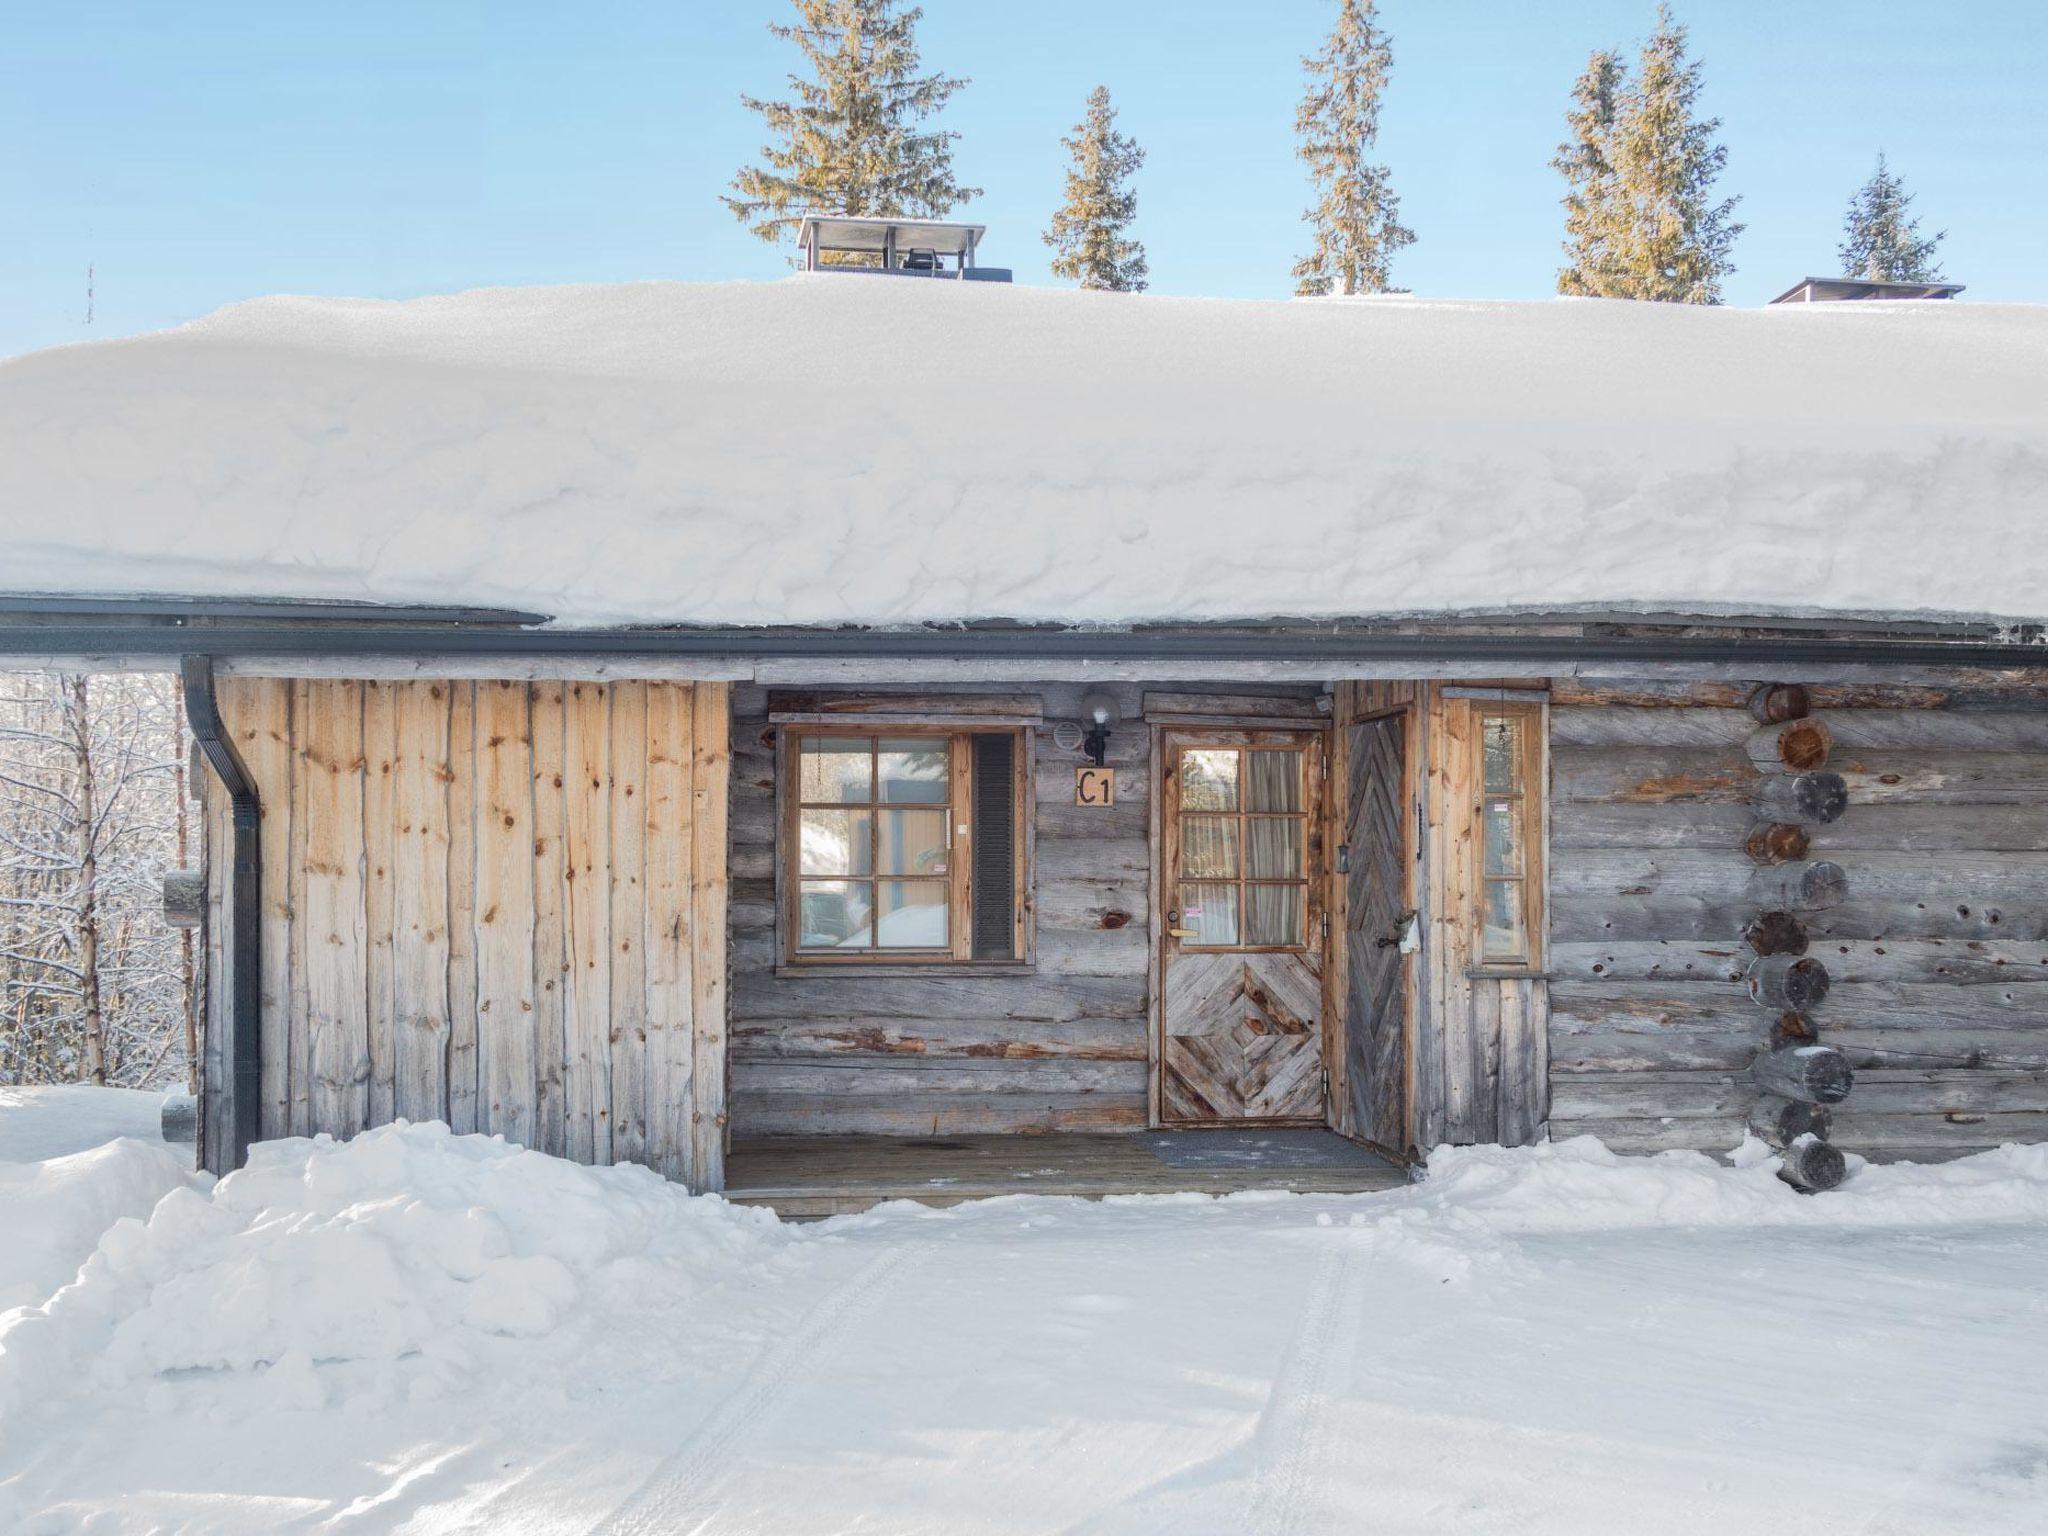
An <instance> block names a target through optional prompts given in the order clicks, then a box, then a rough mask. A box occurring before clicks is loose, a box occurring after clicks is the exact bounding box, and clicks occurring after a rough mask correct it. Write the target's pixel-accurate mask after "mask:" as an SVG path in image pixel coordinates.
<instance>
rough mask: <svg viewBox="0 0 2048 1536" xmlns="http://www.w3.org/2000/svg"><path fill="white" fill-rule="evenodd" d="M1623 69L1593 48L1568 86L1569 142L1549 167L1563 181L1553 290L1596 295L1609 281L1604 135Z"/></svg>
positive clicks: (1610, 191)
mask: <svg viewBox="0 0 2048 1536" xmlns="http://www.w3.org/2000/svg"><path fill="white" fill-rule="evenodd" d="M1623 75H1624V71H1623V69H1622V64H1621V58H1620V56H1619V55H1618V54H1616V53H1615V52H1614V51H1613V50H1612V49H1607V48H1602V49H1599V50H1597V51H1596V52H1595V53H1594V54H1593V55H1592V57H1590V58H1589V59H1587V60H1586V68H1585V71H1584V72H1583V73H1582V74H1580V76H1579V78H1578V81H1577V83H1576V84H1574V85H1573V87H1572V110H1571V111H1570V112H1568V113H1567V114H1566V115H1565V122H1566V123H1567V124H1568V125H1569V127H1570V129H1571V138H1570V140H1569V141H1567V142H1566V143H1563V144H1560V145H1558V147H1557V156H1556V158H1555V159H1553V160H1552V161H1551V162H1550V163H1551V164H1552V165H1554V166H1555V167H1557V169H1558V170H1559V171H1560V172H1561V173H1562V174H1563V176H1564V179H1565V185H1566V191H1565V195H1564V235H1565V240H1564V249H1565V255H1566V257H1567V258H1568V259H1567V261H1566V263H1565V265H1564V266H1563V267H1562V268H1560V269H1559V271H1558V274H1557V291H1558V292H1559V293H1571V294H1581V295H1590V294H1599V293H1603V292H1605V291H1606V287H1607V284H1608V283H1609V282H1610V280H1611V277H1610V274H1609V273H1608V271H1607V267H1608V263H1609V262H1610V261H1611V260H1612V259H1613V258H1612V254H1611V253H1610V251H1609V250H1608V240H1607V236H1608V231H1609V229H1610V227H1611V225H1612V223H1613V220H1614V198H1615V189H1614V167H1613V166H1612V165H1611V164H1609V162H1608V159H1607V137H1608V135H1609V134H1610V133H1612V132H1613V131H1614V108H1615V99H1616V97H1617V96H1618V95H1619V94H1620V91H1621V84H1622V79H1623Z"/></svg>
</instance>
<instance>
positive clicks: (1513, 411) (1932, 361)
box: [0, 274, 2048, 624]
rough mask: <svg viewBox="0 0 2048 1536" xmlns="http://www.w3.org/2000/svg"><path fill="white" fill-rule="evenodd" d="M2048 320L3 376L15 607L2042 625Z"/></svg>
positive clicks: (874, 334)
mask: <svg viewBox="0 0 2048 1536" xmlns="http://www.w3.org/2000/svg"><path fill="white" fill-rule="evenodd" d="M2044 524H2048V308H2042V307H2032V306H2029V307H2012V306H1990V305H1963V304H1954V303H1924V304H1921V303H1885V304H1846V305H1800V306H1785V307H1782V308H1775V309H1766V310H1749V311H1744V310H1728V309H1718V310H1709V309H1693V308H1684V307H1677V306H1662V305H1638V304H1622V303H1610V302H1597V301H1555V302H1548V303H1476V302H1469V303H1468V302H1460V303H1444V302H1431V301H1423V300H1404V299H1383V300H1374V301H1344V300H1331V301H1318V302H1300V301H1296V302H1286V301H1274V302H1246V301H1221V300H1190V299H1170V298H1158V297H1151V296H1129V295H1118V294H1089V293H1075V292H1067V291H1055V290H1049V289H1034V288H1019V287H1002V286H997V285H976V284H953V283H944V282H911V281H907V280H904V281H894V280H889V279H883V278H875V277H864V276H857V275H848V274H819V275H815V276H805V277H796V278H792V279H789V280H786V281H783V282H776V283H768V284H747V283H726V284H710V285H696V284H676V283H644V284H627V285H610V286H601V287H575V288H542V289H497V290H486V291H480V292H475V293H466V294H460V295H456V296H454V297H449V298H433V299H420V300H413V301H408V302H402V303H386V302H370V301H357V300H323V299H298V298H274V299H263V300H258V301H255V302H252V303H247V304H240V305H236V306H233V307H231V308H228V309H224V310H222V311H220V312H219V313H217V314H215V315H212V316H210V317H208V318H207V319H204V320H201V321H198V322H197V323H195V324H192V325H188V326H184V327H182V328H180V329H177V330H174V331H169V332H165V333H162V334H158V335H152V336H144V337H139V338H136V339H133V340H125V341H115V342H106V343H95V344H89V345H82V346H73V347H65V348H59V349H55V350H52V351H47V352H41V353H35V354H31V355H28V356H25V357H21V358H17V359H14V360H13V361H11V362H7V363H5V364H0V589H12V590H17V591H43V592H71V593H177V594H181V595H188V596H209V597H211V596H224V597H226V596H234V597H253V596H266V597H303V598H330V599H372V600H378V601H387V602H420V601H426V602H437V603H458V602H459V603H473V604H487V605H498V606H507V607H516V608H526V609H533V610H537V611H540V612H544V613H549V614H553V615H556V616H558V617H560V618H562V619H564V620H566V621H570V622H577V623H614V622H641V621H659V622H675V623H727V622H731V623H760V624H775V623H833V622H847V621H863V622H879V623H900V622H910V621H919V620H945V619H967V618H1014V619H1028V620H1063V621H1079V622H1091V621H1093V622H1129V621H1144V620H1165V619H1188V620H1196V619H1224V618H1258V617H1270V616H1276V615H1296V616H1317V617H1321V616H1364V615H1380V614H1389V613H1404V612H1430V611H1435V612H1442V611H1457V610H1468V611H1469V610H1487V609H1498V608H1502V607H1510V606H1522V607H1535V608H1544V609H1556V608H1564V607H1570V606H1582V605H1591V606H1595V607H1637V608H1649V609H1662V608H1669V609H1682V610H1687V611H1736V612H1747V613H1777V612H1835V613H1888V614H1909V613H1948V614H1980V615H1999V616H2004V617H2012V618H2038V617H2042V616H2044V615H2048V538H2043V537H2042V534H2043V531H2044Z"/></svg>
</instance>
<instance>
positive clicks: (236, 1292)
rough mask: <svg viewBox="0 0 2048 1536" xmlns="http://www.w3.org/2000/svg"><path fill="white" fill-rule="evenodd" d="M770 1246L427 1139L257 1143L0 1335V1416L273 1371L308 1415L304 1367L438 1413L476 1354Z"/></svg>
mask: <svg viewBox="0 0 2048 1536" xmlns="http://www.w3.org/2000/svg"><path fill="white" fill-rule="evenodd" d="M775 1225H776V1224H775V1221H774V1218H773V1217H772V1216H769V1215H766V1214H765V1213H758V1212H752V1211H743V1210H740V1209H738V1208H736V1207H730V1206H727V1205H726V1204H725V1203H724V1202H723V1201H719V1200H715V1199H703V1198H694V1197H692V1196H690V1195H689V1194H688V1193H687V1192H685V1191H684V1190H682V1189H680V1188H678V1187H676V1186H674V1185H672V1184H669V1183H667V1182H666V1181H664V1180H663V1179H662V1178H661V1177H660V1176H659V1175H657V1174H654V1173H652V1172H650V1171H648V1170H647V1169H644V1168H637V1167H617V1168H583V1167H578V1166H577V1165H575V1164H572V1163H568V1162H564V1161H562V1160H560V1159H558V1158H553V1157H548V1156H545V1155H543V1154H541V1153H538V1152H529V1151H525V1150H523V1149H521V1148H519V1147H516V1146H512V1145H509V1144H507V1143H506V1142H505V1141H504V1140H502V1139H501V1138H497V1137H489V1138H487V1137H482V1136H454V1135H451V1134H450V1132H449V1130H448V1128H447V1127H446V1126H445V1125H439V1124H431V1125H408V1124H406V1123H404V1122H402V1121H401V1122H399V1123H397V1124H394V1125H389V1126H384V1127H381V1128H379V1129H377V1130H373V1131H369V1132H367V1133H365V1134H363V1135H361V1136H358V1137H356V1138H355V1139H354V1140H352V1141H349V1142H347V1143H345V1144H337V1143H336V1142H334V1141H333V1140H332V1139H331V1138H329V1137H325V1136H322V1137H318V1138H316V1139H314V1140H312V1141H307V1140H303V1139H295V1140H285V1141H273V1142H265V1143H262V1144H260V1145H258V1146H257V1147H255V1148H253V1149H252V1151H251V1153H250V1158H249V1163H248V1166H247V1167H245V1168H244V1169H242V1170H240V1171H239V1172H236V1173H234V1174H232V1175H230V1176H229V1177H227V1178H225V1179H222V1180H221V1181H220V1182H219V1184H217V1185H216V1186H214V1187H213V1189H212V1190H211V1192H210V1193H202V1192H201V1191H199V1190H197V1189H177V1190H173V1191H172V1192H171V1193H170V1194H169V1195H168V1196H167V1197H166V1198H165V1199H163V1200H162V1202H161V1203H159V1204H157V1205H156V1207H155V1209H154V1211H153V1212H151V1213H150V1215H149V1218H148V1220H147V1221H146V1222H145V1221H141V1220H136V1219H127V1220H121V1221H117V1222H115V1223H114V1224H113V1225H112V1226H111V1228H110V1229H109V1230H107V1231H106V1233H105V1236H104V1237H102V1238H101V1239H100V1243H99V1248H98V1251H97V1252H96V1253H95V1254H94V1255H93V1256H92V1258H91V1259H90V1261H89V1262H87V1264H86V1265H85V1267H84V1269H83V1271H82V1272H81V1273H80V1275H79V1277H78V1280H77V1283H76V1284H74V1285H72V1286H69V1287H67V1288H66V1289H64V1290H63V1291H60V1292H59V1293H58V1294H57V1295H56V1296H55V1297H54V1298H52V1299H51V1301H50V1303H49V1304H48V1305H47V1306H46V1307H44V1308H43V1309H41V1311H39V1312H35V1313H30V1314H28V1315H26V1316H25V1317H23V1318H21V1319H20V1320H19V1321H17V1323H16V1324H15V1326H14V1327H13V1328H11V1329H10V1330H8V1331H7V1332H5V1333H0V1413H4V1412H7V1411H9V1409H10V1407H11V1406H19V1405H20V1404H21V1403H23V1402H29V1401H34V1400H36V1398H37V1397H38V1396H39V1394H41V1393H42V1392H44V1391H47V1390H49V1389H50V1388H51V1387H52V1386H53V1385H54V1384H55V1383H56V1382H58V1381H60V1380H62V1379H64V1378H66V1377H67V1376H68V1375H69V1374H70V1373H71V1372H72V1371H74V1370H75V1369H76V1368H77V1367H78V1366H79V1365H81V1364H82V1363H84V1362H86V1361H90V1362H91V1371H92V1375H93V1379H94V1380H95V1381H97V1382H98V1383H99V1384H101V1385H103V1386H107V1387H115V1388H118V1387H122V1386H132V1385H134V1384H136V1383H140V1382H147V1381H149V1380H151V1379H152V1378H155V1377H158V1376H160V1375H162V1374H164V1373H168V1372H179V1371H194V1370H203V1371H251V1370H254V1369H256V1368H258V1367H269V1368H271V1369H270V1371H269V1373H268V1377H267V1379H268V1381H269V1382H270V1384H271V1386H272V1387H273V1389H274V1395H275V1396H276V1398H277V1400H278V1401H281V1402H283V1403H285V1404H288V1405H291V1406H310V1405H314V1404H317V1403H318V1401H319V1400H320V1399H321V1398H322V1396H323V1395H324V1393H325V1391H326V1387H325V1386H324V1385H323V1382H322V1379H321V1378H320V1377H319V1376H317V1375H316V1374H315V1372H314V1369H313V1367H314V1366H315V1364H316V1363H318V1364H336V1363H360V1364H362V1365H365V1366H368V1367H372V1368H373V1369H371V1370H370V1371H368V1372H367V1373H365V1374H362V1375H359V1376H357V1377H353V1378H346V1379H343V1385H344V1387H367V1388H368V1389H370V1390H372V1391H374V1392H378V1393H382V1394H387V1395H388V1394H389V1393H390V1392H392V1391H393V1390H395V1389H403V1390H405V1391H406V1392H408V1393H409V1394H410V1395H412V1396H415V1397H418V1396H424V1395H433V1394H436V1393H438V1392H440V1391H441V1390H443V1389H445V1388H446V1387H447V1386H448V1385H450V1384H451V1383H453V1382H455V1381H459V1380H461V1379H463V1378H464V1377H465V1376H466V1375H467V1373H468V1371H469V1369H470V1367H471V1365H472V1363H473V1361H474V1359H475V1355H474V1352H473V1349H472V1347H471V1346H472V1344H473V1343H474V1342H475V1341H478V1340H484V1339H489V1338H493V1337H511V1338H518V1339H523V1340H538V1339H541V1338H542V1337H544V1336H546V1335H549V1334H552V1333H554V1332H555V1331H556V1330H557V1329H558V1328H559V1327H560V1326H561V1325H562V1324H563V1323H564V1321H565V1320H566V1319H568V1318H570V1317H571V1316H572V1315H573V1314H575V1313H576V1312H577V1311H578V1310H579V1309H587V1308H588V1306H589V1305H590V1301H591V1297H592V1295H593V1293H601V1292H602V1291H603V1289H604V1288H605V1287H606V1286H607V1285H608V1284H611V1283H614V1282H616V1283H619V1284H621V1285H625V1286H628V1287H633V1286H637V1285H638V1284H641V1283H644V1282H645V1281H646V1278H647V1277H646V1275H645V1273H644V1271H645V1268H646V1266H648V1265H650V1264H654V1265H660V1266H662V1268H661V1270H660V1272H659V1276H658V1283H659V1286H660V1287H661V1289H662V1291H663V1293H664V1294H666V1295H670V1296H675V1295H687V1293H688V1291H689V1289H690V1285H691V1276H692V1274H693V1273H696V1274H701V1273H704V1272H706V1271H710V1272H722V1271H724V1270H726V1269H727V1268H729V1267H730V1266H732V1265H734V1264H735V1263H737V1262H738V1261H739V1260H740V1259H741V1258H742V1257H743V1256H744V1255H745V1254H746V1253H747V1252H748V1250H749V1247H750V1245H751V1244H752V1243H753V1242H755V1241H757V1240H758V1238H759V1235H760V1234H761V1233H762V1232H763V1231H764V1230H767V1231H772V1230H773V1229H774V1228H775Z"/></svg>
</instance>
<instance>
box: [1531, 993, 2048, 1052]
mask: <svg viewBox="0 0 2048 1536" xmlns="http://www.w3.org/2000/svg"><path fill="white" fill-rule="evenodd" d="M1827 996H1828V1019H1829V1022H1828V1025H1827V1027H1826V1032H1827V1034H1828V1037H1829V1038H1830V1039H1832V1038H1833V1036H1834V1033H1835V1031H1836V1030H1837V1029H1838V1028H1850V1027H1854V1028H1858V1029H1862V1030H1869V1031H1881V1030H1884V1029H1899V1030H1937V1029H1943V1028H1949V1029H1958V1030H1979V1031H1982V1030H1998V1031H2010V1032H2022V1033H2033V1032H2040V1033H2041V1034H2043V1036H2044V1044H2048V982H2044V981H2043V980H2042V979H2040V978H2032V979H2026V980H2021V981H2017V982H2013V983H2011V984H2008V985H2001V986H1991V985H1985V986H1967V987H1966V986H1955V985H1951V984H1947V983H1942V982H1854V983H1850V982H1842V981H1832V982H1831V984H1830V986H1829V988H1828V994H1827ZM1550 1012H1551V1028H1552V1031H1553V1033H1555V1032H1558V1031H1561V1030H1569V1029H1571V1028H1574V1027H1577V1026H1579V1025H1585V1026H1587V1027H1593V1028H1605V1027H1610V1026H1616V1025H1625V1026H1628V1027H1633V1028H1640V1029H1653V1030H1668V1029H1674V1028H1714V1029H1720V1028H1728V1029H1745V1028H1746V1029H1748V1030H1749V1031H1750V1032H1751V1034H1752V1036H1753V1037H1755V1038H1761V1036H1762V1033H1763V1031H1764V1030H1765V1029H1766V1028H1767V1027H1768V1026H1769V1024H1770V1022H1771V1020H1770V1018H1769V1017H1768V1016H1766V1015H1763V1014H1760V1013H1759V1012H1758V1010H1757V1005H1756V1003H1755V1002H1753V1001H1752V1000H1751V998H1750V995H1749V991H1748V988H1747V986H1746V985H1745V984H1743V983H1739V982H1738V983H1730V982H1726V981H1717V980H1706V979H1692V980H1684V981H1678V980H1671V979H1656V980H1648V981H1610V980H1606V979H1604V978H1602V979H1595V980H1592V981H1580V980H1573V979H1566V978H1559V979H1558V980H1555V981H1553V982H1551V984H1550Z"/></svg>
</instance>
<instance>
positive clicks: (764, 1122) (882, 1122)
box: [731, 1092, 1145, 1136]
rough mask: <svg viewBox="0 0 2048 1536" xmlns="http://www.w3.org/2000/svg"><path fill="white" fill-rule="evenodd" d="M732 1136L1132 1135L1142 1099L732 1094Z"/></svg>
mask: <svg viewBox="0 0 2048 1536" xmlns="http://www.w3.org/2000/svg"><path fill="white" fill-rule="evenodd" d="M731 1115H732V1132H733V1134H734V1135H735V1136H969V1135H1002V1136H1028V1135H1033V1134H1041V1135H1042V1134H1047V1133H1050V1132H1055V1131H1134V1130H1142V1129H1143V1128H1144V1125H1145V1098H1144V1095H1143V1094H1138V1095H1135V1096H1131V1097H1125V1098H1119V1097H1117V1096H1115V1095H1111V1094H1100V1093H1082V1094H1021V1093H1020V1094H991V1093H968V1094H933V1095H929V1096H924V1097H920V1098H918V1099H916V1100H906V1099H891V1098H884V1099H833V1100H820V1099H818V1098H816V1097H813V1096H811V1095H809V1094H781V1093H738V1092H736V1093H734V1094H733V1096H732V1111H731Z"/></svg>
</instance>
